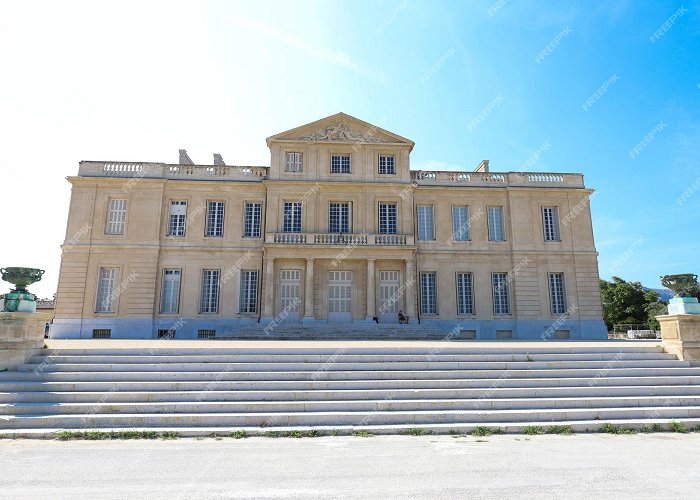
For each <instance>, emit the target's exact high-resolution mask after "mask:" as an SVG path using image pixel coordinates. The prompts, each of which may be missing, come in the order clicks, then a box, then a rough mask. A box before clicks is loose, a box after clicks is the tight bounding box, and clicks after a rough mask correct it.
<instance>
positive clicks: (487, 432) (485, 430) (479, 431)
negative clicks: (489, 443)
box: [472, 425, 501, 437]
mask: <svg viewBox="0 0 700 500" xmlns="http://www.w3.org/2000/svg"><path fill="white" fill-rule="evenodd" d="M494 434H501V429H499V428H498V427H482V426H480V425H478V426H477V427H476V429H474V430H473V431H472V436H482V437H483V436H493V435H494Z"/></svg>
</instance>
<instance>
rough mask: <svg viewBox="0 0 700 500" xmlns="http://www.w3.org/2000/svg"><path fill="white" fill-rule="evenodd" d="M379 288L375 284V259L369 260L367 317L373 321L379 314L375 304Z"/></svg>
mask: <svg viewBox="0 0 700 500" xmlns="http://www.w3.org/2000/svg"><path fill="white" fill-rule="evenodd" d="M376 290H377V286H376V284H375V282H374V259H367V317H366V319H367V320H369V321H372V318H374V315H375V314H376V313H377V304H376V303H375V302H376V300H375V295H376Z"/></svg>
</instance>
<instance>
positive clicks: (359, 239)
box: [265, 233, 414, 246]
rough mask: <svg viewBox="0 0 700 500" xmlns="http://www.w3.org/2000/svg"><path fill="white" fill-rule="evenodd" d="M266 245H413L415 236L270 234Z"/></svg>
mask: <svg viewBox="0 0 700 500" xmlns="http://www.w3.org/2000/svg"><path fill="white" fill-rule="evenodd" d="M265 242H266V243H284V244H293V245H344V246H367V245H392V246H393V245H413V244H414V238H413V235H407V234H336V233H268V234H267V235H266V236H265Z"/></svg>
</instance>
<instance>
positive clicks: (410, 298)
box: [404, 259, 419, 323]
mask: <svg viewBox="0 0 700 500" xmlns="http://www.w3.org/2000/svg"><path fill="white" fill-rule="evenodd" d="M405 262H406V276H405V277H404V290H405V291H404V297H405V298H406V316H408V318H409V322H410V323H417V322H418V321H417V320H418V318H417V317H416V308H415V305H416V297H415V293H416V288H418V286H419V284H418V283H417V282H416V274H415V272H414V271H413V260H412V259H406V261H405Z"/></svg>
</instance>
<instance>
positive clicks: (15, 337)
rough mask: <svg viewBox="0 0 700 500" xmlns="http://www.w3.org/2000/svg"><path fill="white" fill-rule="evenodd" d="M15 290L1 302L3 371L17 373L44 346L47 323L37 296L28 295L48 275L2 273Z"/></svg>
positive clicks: (18, 269) (16, 270)
mask: <svg viewBox="0 0 700 500" xmlns="http://www.w3.org/2000/svg"><path fill="white" fill-rule="evenodd" d="M0 273H1V274H2V279H3V280H5V281H8V282H10V283H12V284H13V285H14V286H15V288H13V289H12V290H10V292H8V293H6V294H5V296H4V297H3V298H2V299H0V371H3V370H15V369H17V367H18V366H19V365H21V364H22V363H25V362H26V361H27V359H29V357H30V356H31V354H32V351H33V350H34V349H40V348H41V347H42V345H43V343H44V320H42V318H41V316H40V315H38V314H34V313H35V312H36V296H35V295H34V294H33V293H29V292H28V291H27V285H31V284H32V283H35V282H37V281H39V280H40V279H41V276H42V275H43V274H44V271H43V270H41V269H33V268H28V267H7V268H3V269H0Z"/></svg>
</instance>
